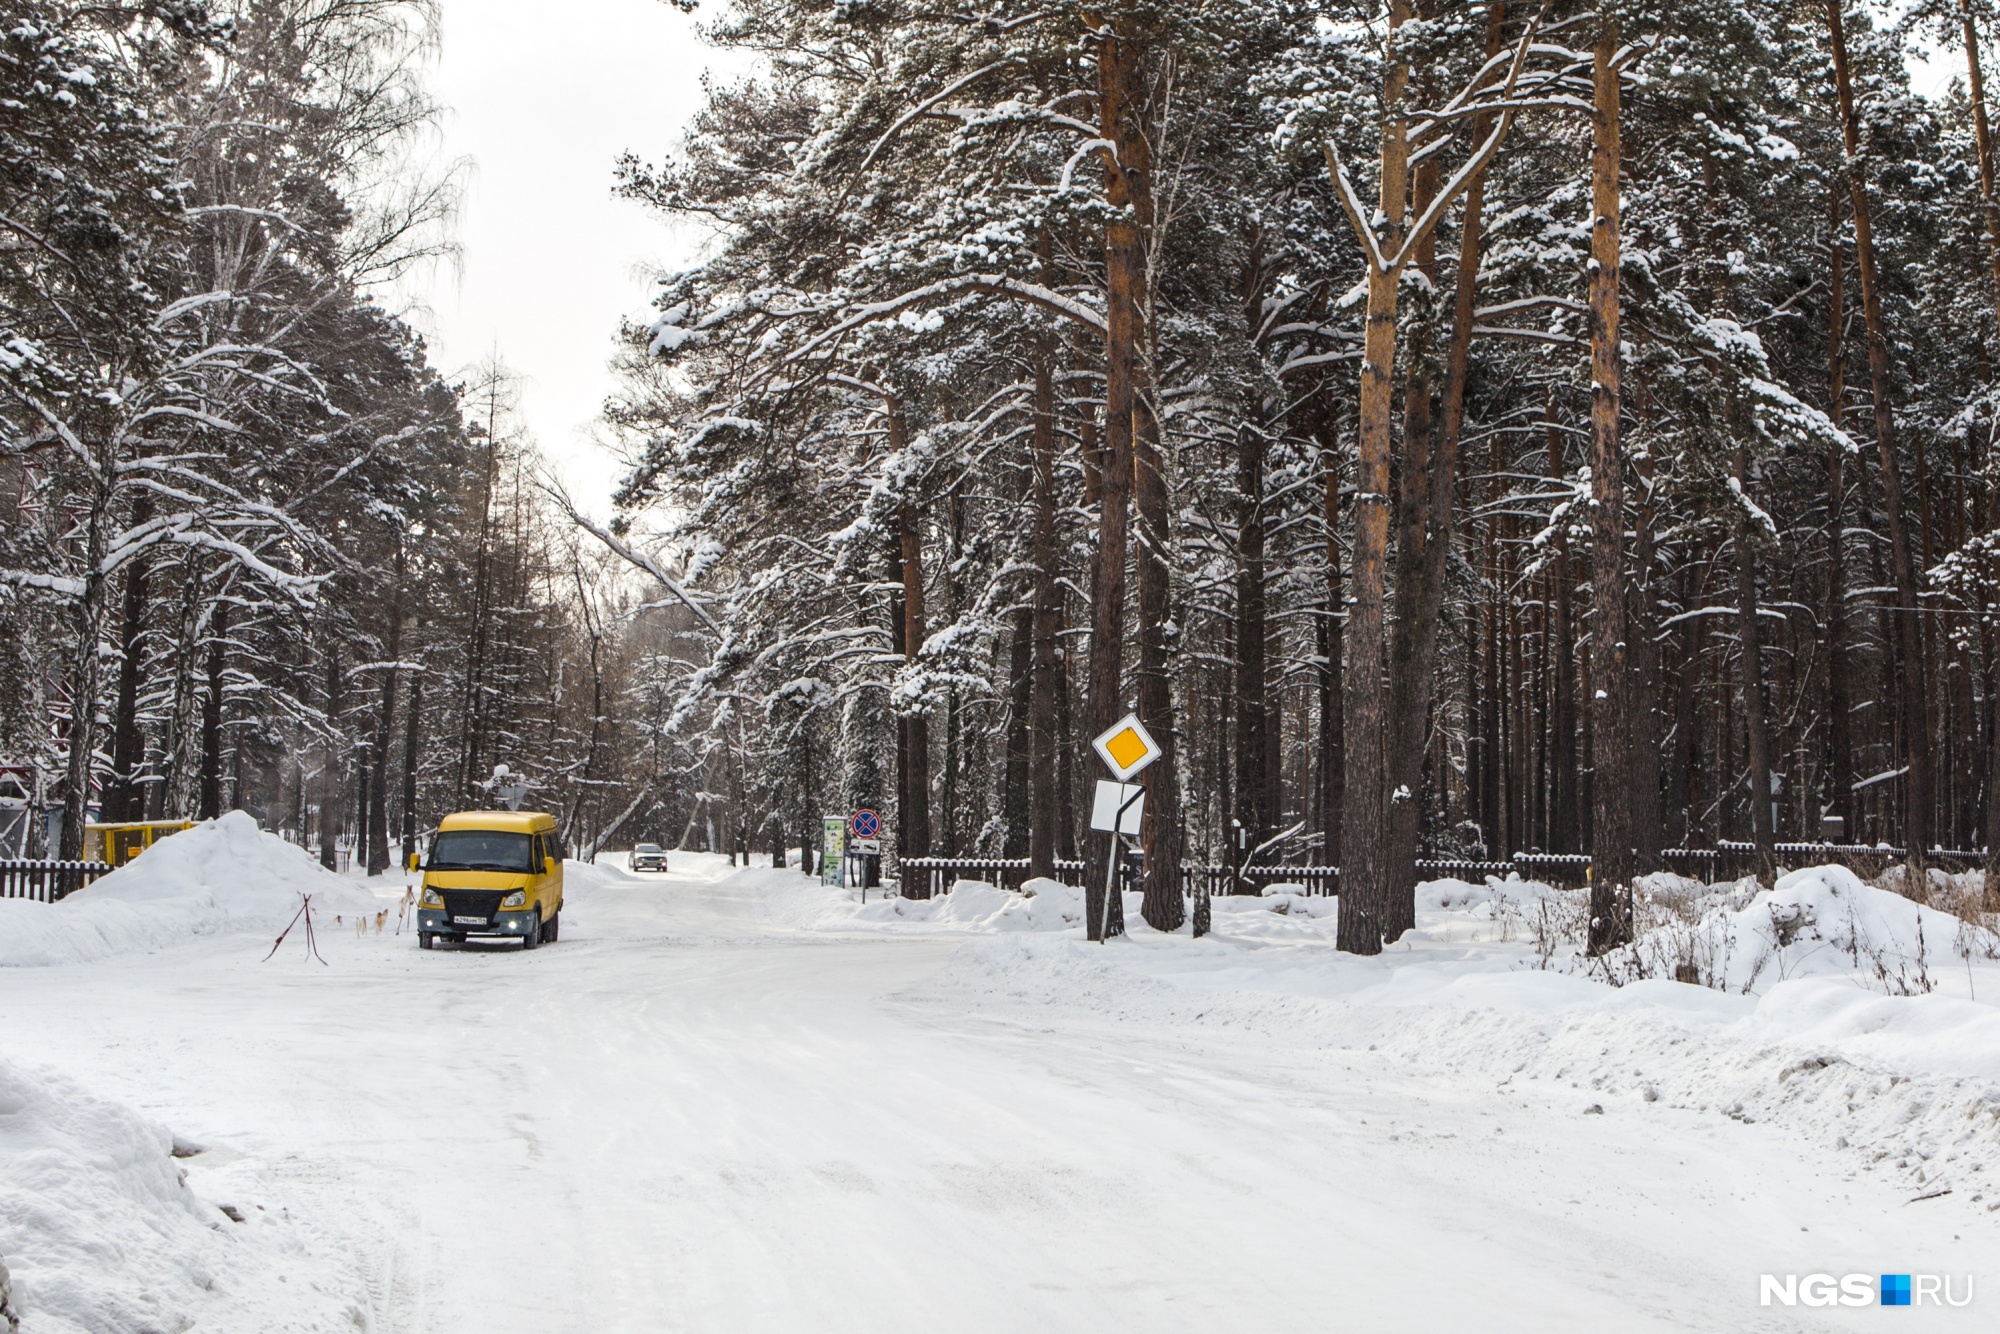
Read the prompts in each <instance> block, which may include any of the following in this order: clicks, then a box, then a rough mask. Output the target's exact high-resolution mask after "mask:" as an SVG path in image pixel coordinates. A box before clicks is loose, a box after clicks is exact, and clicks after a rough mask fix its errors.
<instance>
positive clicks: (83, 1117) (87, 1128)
mask: <svg viewBox="0 0 2000 1334" xmlns="http://www.w3.org/2000/svg"><path fill="white" fill-rule="evenodd" d="M172 1148H173V1137H172V1136H170V1135H169V1134H168V1133H167V1132H166V1131H164V1130H162V1129H161V1128H160V1127H158V1126H156V1125H152V1124H151V1123H149V1122H147V1121H145V1120H143V1119H141V1118H140V1117H139V1116H138V1115H137V1114H136V1113H134V1112H132V1111H130V1110H128V1109H127V1108H125V1107H122V1106H119V1105H118V1104H116V1103H111V1102H106V1101H104V1100H103V1099H101V1098H97V1097H93V1096H92V1095H90V1094H88V1093H86V1092H84V1091H83V1090H82V1089H81V1088H78V1087H77V1086H76V1085H75V1084H72V1083H71V1082H69V1081H68V1080H67V1079H64V1078H62V1077H60V1076H57V1075H54V1074H30V1073H28V1072H27V1071H25V1070H22V1069H20V1068H18V1067H16V1066H13V1065H11V1064H9V1063H7V1062H6V1061H4V1060H0V1255H4V1256H6V1258H7V1264H8V1267H9V1268H10V1269H11V1270H12V1272H13V1284H14V1304H15V1307H16V1308H17V1310H18V1311H19V1313H20V1316H21V1320H22V1323H23V1326H24V1327H25V1328H26V1329H29V1330H32V1331H34V1334H71V1332H72V1331H74V1332H76V1334H81V1332H82V1331H91V1332H92V1334H99V1332H101V1331H113V1330H119V1331H122V1330H131V1331H139V1330H170V1329H173V1330H177V1329H186V1328H188V1327H189V1326H190V1325H192V1324H194V1323H195V1320H194V1316H193V1314H192V1312H193V1309H194V1308H196V1307H198V1306H200V1305H202V1304H203V1303H204V1301H205V1300H207V1299H208V1296H209V1293H210V1290H212V1289H213V1288H214V1286H215V1283H216V1277H215V1273H216V1268H217V1262H218V1260H220V1259H222V1258H223V1255H222V1253H223V1252H225V1251H226V1250H227V1249H228V1241H229V1239H228V1238H227V1237H225V1236H222V1235H219V1234H218V1232H217V1231H216V1230H215V1229H216V1227H217V1225H221V1226H227V1224H226V1223H225V1222H224V1220H223V1216H222V1215H221V1214H220V1213H219V1212H217V1211H216V1210H215V1209H213V1208H211V1207H209V1206H207V1205H205V1204H203V1203H202V1202H201V1201H200V1200H198V1199H196V1198H195V1195H194V1193H193V1192H192V1191H190V1190H188V1189H187V1188H186V1187H185V1186H184V1185H183V1184H182V1181H181V1174H180V1172H179V1170H178V1165H177V1164H176V1163H175V1161H174V1159H173V1157H172V1156H171V1150H172Z"/></svg>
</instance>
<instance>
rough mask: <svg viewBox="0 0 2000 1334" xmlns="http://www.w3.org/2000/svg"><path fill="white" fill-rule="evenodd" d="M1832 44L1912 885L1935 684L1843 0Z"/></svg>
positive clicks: (1837, 0) (1923, 837) (1919, 872)
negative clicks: (1884, 559)
mask: <svg viewBox="0 0 2000 1334" xmlns="http://www.w3.org/2000/svg"><path fill="white" fill-rule="evenodd" d="M1826 21H1827V31H1828V35H1829V37H1830V38H1831V40H1832V46H1833V81H1834V91H1835V93H1836V95H1837V96H1838V98H1839V102H1840V128H1841V138H1842V142H1843V143H1844V145H1845V147H1846V149H1847V185H1848V191H1849V198H1850V200H1851V203H1852V206H1853V209H1854V267H1855V269H1856V270H1857V272H1859V274H1860V276H1861V315H1862V320H1863V322H1864V324H1865V325H1866V327H1867V330H1868V380H1869V389H1870V391H1871V394H1872V397H1873V399H1874V407H1875V446H1876V451H1877V453H1878V454H1879V456H1880V461H1881V468H1882V508H1883V511H1884V513H1885V515H1886V516H1887V518H1888V521H1889V551H1890V561H1891V565H1892V568H1893V570H1894V573H1895V580H1896V602H1897V609H1896V617H1895V619H1896V624H1897V640H1898V643H1897V651H1898V654H1899V657H1900V659H1901V667H1902V671H1901V686H1902V689H1901V691H1900V692H1899V694H1900V697H1901V701H1902V706H1903V716H1904V719H1905V722H1904V726H1903V747H1904V760H1905V763H1906V764H1907V765H1908V766H1909V772H1908V773H1907V774H1906V775H1905V776H1904V779H1903V805H1904V815H1903V840H1904V843H1905V844H1906V845H1907V847H1908V849H1909V863H1910V876H1911V883H1913V884H1922V883H1923V880H1924V853H1925V848H1926V845H1927V844H1928V843H1929V842H1930V808H1931V761H1930V730H1931V729H1930V687H1929V681H1928V679H1927V678H1926V676H1925V665H1924V650H1923V621H1922V616H1921V615H1920V613H1919V611H1918V602H1917V572H1916V565H1915V557H1914V554H1913V552H1912V549H1911V546H1910V531H1909V525H1908V523H1907V522H1906V521H1905V518H1904V513H1903V479H1902V476H1901V474H1900V473H1899V472H1898V470H1897V460H1896V424H1895V415H1894V411H1893V409H1892V408H1891V406H1890V402H1889V391H1890V383H1889V380H1890V368H1889V337H1888V332H1887V328H1886V324H1885V321H1884V320H1883V317H1882V294H1881V290H1880V283H1879V279H1878V275H1879V270H1878V269H1877V267H1876V263H1875V233H1874V226H1873V219H1872V215H1871V212H1870V203H1869V197H1868V181H1867V176H1866V171H1865V169H1864V165H1863V160H1862V148H1861V121H1860V118H1859V116H1857V115H1856V113H1855V109H1854V80H1853V75H1852V71H1851V68H1850V66H1849V64H1848V59H1847V32H1846V26H1845V21H1844V19H1843V17H1842V14H1841V0H1826Z"/></svg>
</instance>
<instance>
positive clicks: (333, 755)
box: [319, 626, 347, 871]
mask: <svg viewBox="0 0 2000 1334" xmlns="http://www.w3.org/2000/svg"><path fill="white" fill-rule="evenodd" d="M341 684H342V678H341V674H340V642H339V640H337V639H335V638H334V637H333V630H332V627H330V626H329V627H328V629H327V645H326V729H327V738H326V767H325V768H324V769H323V770H322V771H321V773H320V804H319V864H320V865H321V866H324V867H325V868H326V869H327V870H329V871H332V870H335V869H337V868H338V867H339V865H340V856H339V850H338V840H339V837H340V825H341V810H340V797H341V783H340V777H341V768H342V767H343V765H344V764H345V763H346V759H347V757H346V755H345V754H343V753H342V750H341V742H340V711H341V708H342V705H343V702H344V695H343V692H342V690H341Z"/></svg>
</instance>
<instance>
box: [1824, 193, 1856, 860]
mask: <svg viewBox="0 0 2000 1334" xmlns="http://www.w3.org/2000/svg"><path fill="white" fill-rule="evenodd" d="M1832 201H1833V210H1832V211H1833V228H1832V230H1831V231H1830V232H1829V234H1828V237H1827V307H1828V310H1829V312H1830V314H1829V316H1828V319H1827V336H1826V346H1827V402H1828V404H1829V405H1830V406H1829V413H1830V415H1831V416H1832V418H1833V420H1834V422H1835V424H1837V425H1838V424H1841V423H1843V422H1844V421H1845V419H1846V408H1847V402H1846V400H1847V356H1846V347H1845V343H1846V329H1845V325H1846V321H1847V304H1846V275H1845V274H1844V272H1843V265H1842V263H1841V253H1840V189H1839V187H1838V186H1837V185H1836V186H1835V188H1834V190H1833V192H1832ZM1845 464H1846V458H1845V456H1844V455H1843V453H1842V451H1841V450H1839V449H1837V448H1836V449H1829V450H1828V451H1827V453H1826V552H1827V555H1826V570H1827V573H1826V715H1827V717H1826V722H1827V727H1826V735H1827V756H1826V763H1827V802H1828V806H1829V807H1830V808H1831V809H1832V811H1833V813H1834V814H1835V815H1837V816H1839V817H1840V827H1841V831H1842V832H1841V839H1842V841H1844V842H1848V843H1852V842H1855V841H1856V839H1857V838H1859V836H1860V828H1859V826H1858V825H1857V823H1856V822H1855V818H1854V816H1855V811H1854V744H1853V742H1852V740H1851V739H1850V731H1849V724H1850V721H1851V720H1850V716H1849V715H1850V713H1851V711H1852V709H1853V703H1852V696H1853V691H1852V689H1851V687H1850V686H1849V684H1848V662H1847V537H1846V532H1845V529H1846V525H1847V507H1846V503H1847V494H1846V491H1847V488H1846V482H1845V478H1844V477H1843V475H1842V474H1843V470H1844V467H1845ZM1814 832H1815V836H1817V831H1814Z"/></svg>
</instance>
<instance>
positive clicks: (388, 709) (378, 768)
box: [363, 537, 404, 875]
mask: <svg viewBox="0 0 2000 1334" xmlns="http://www.w3.org/2000/svg"><path fill="white" fill-rule="evenodd" d="M403 571H404V556H403V544H402V540H401V538H400V537H399V538H398V539H397V542H396V586H395V592H394V593H393V594H392V595H391V597H390V599H389V637H388V643H387V645H386V647H387V649H388V653H389V662H390V664H391V665H390V666H389V667H387V668H385V669H384V670H385V671H386V673H387V674H386V675H385V676H384V677H383V679H382V698H381V701H380V706H379V709H378V711H377V713H376V716H375V744H374V746H373V747H372V748H371V750H370V753H369V762H370V768H371V771H372V774H373V781H371V782H370V783H369V785H368V811H367V814H366V816H365V823H366V825H367V830H366V834H365V837H364V838H363V843H364V844H365V845H366V856H367V866H368V874H369V875H381V874H382V873H383V872H384V871H386V870H388V869H389V734H390V731H391V729H392V728H393V727H394V726H395V721H396V687H397V684H398V683H399V682H400V680H401V679H402V674H403V673H402V669H401V668H400V667H397V666H395V665H394V664H396V663H397V662H399V661H400V660H401V658H402V654H403Z"/></svg>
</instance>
